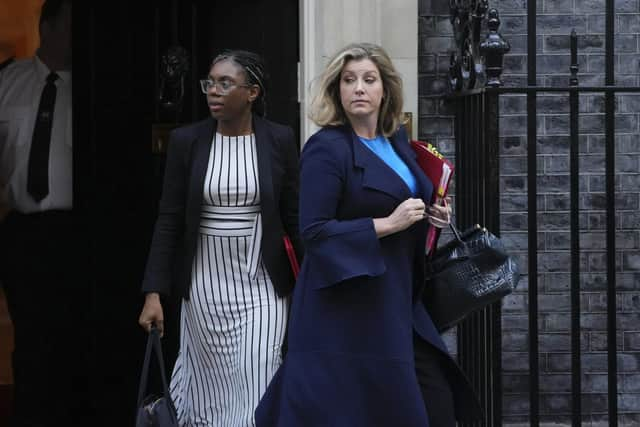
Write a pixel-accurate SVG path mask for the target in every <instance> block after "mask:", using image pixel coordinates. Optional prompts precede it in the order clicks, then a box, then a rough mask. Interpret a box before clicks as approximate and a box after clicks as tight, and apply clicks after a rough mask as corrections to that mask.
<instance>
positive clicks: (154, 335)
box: [138, 326, 169, 407]
mask: <svg viewBox="0 0 640 427" xmlns="http://www.w3.org/2000/svg"><path fill="white" fill-rule="evenodd" d="M152 350H154V351H155V353H156V356H158V366H159V368H160V377H161V378H162V387H163V389H164V396H165V397H166V398H169V385H168V383H167V374H166V373H165V371H164V358H163V357H162V346H161V344H160V332H159V331H158V329H157V328H156V327H155V326H152V327H151V330H150V331H149V338H147V349H146V350H145V353H144V363H143V364H142V374H141V376H140V387H139V388H138V407H139V406H140V405H141V404H142V400H143V399H144V394H145V393H146V391H147V382H148V380H149V365H150V363H151V351H152Z"/></svg>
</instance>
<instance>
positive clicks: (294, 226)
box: [279, 127, 304, 262]
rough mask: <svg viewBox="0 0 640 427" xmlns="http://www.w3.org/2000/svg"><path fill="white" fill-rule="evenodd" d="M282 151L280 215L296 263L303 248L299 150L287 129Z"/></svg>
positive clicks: (302, 253) (293, 137)
mask: <svg viewBox="0 0 640 427" xmlns="http://www.w3.org/2000/svg"><path fill="white" fill-rule="evenodd" d="M282 142H283V143H282V145H281V147H282V150H283V151H284V153H283V154H284V156H283V157H284V159H285V178H284V184H283V186H282V195H281V197H280V207H279V208H280V213H281V214H280V215H281V217H282V223H283V224H284V228H285V231H286V233H287V234H288V235H289V238H290V239H291V243H292V244H293V246H294V248H295V250H296V254H297V255H298V261H299V262H302V257H303V255H304V248H303V246H302V242H301V241H300V230H299V227H298V223H299V219H298V197H299V193H298V191H299V169H298V160H299V157H300V155H299V149H298V143H297V141H296V139H295V136H294V133H293V129H291V128H290V127H287V133H286V137H285V139H284V140H283V141H282Z"/></svg>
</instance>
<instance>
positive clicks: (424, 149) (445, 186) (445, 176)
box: [411, 141, 455, 255]
mask: <svg viewBox="0 0 640 427" xmlns="http://www.w3.org/2000/svg"><path fill="white" fill-rule="evenodd" d="M411 148H413V151H415V153H416V155H417V160H418V165H419V166H420V168H421V169H422V171H423V172H424V174H425V175H427V178H429V180H430V181H431V183H432V184H433V189H434V192H433V197H432V200H431V201H432V202H433V204H442V203H443V202H442V201H443V199H444V198H445V197H446V195H447V191H448V190H449V182H450V181H451V177H452V176H453V171H454V169H455V168H454V166H453V164H452V163H451V162H450V161H449V160H447V159H445V158H444V156H443V155H442V154H440V153H439V152H438V150H436V148H435V147H434V146H433V145H431V144H429V143H428V142H423V141H411ZM437 238H438V229H437V228H436V227H434V226H433V225H429V229H428V230H427V244H426V254H427V255H430V254H431V253H432V252H433V250H434V249H435V247H436V242H437Z"/></svg>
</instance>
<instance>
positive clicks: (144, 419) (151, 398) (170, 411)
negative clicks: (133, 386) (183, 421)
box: [136, 328, 178, 427]
mask: <svg viewBox="0 0 640 427" xmlns="http://www.w3.org/2000/svg"><path fill="white" fill-rule="evenodd" d="M153 351H155V353H156V355H157V356H158V366H159V367H160V377H161V378H162V387H163V394H162V395H160V396H157V395H147V396H145V393H146V392H147V382H148V380H149V367H150V362H151V353H152V352H153ZM137 408H138V409H137V414H136V427H178V418H177V415H176V408H175V407H174V405H173V401H172V400H171V395H170V394H169V385H168V383H167V377H166V374H165V370H164V359H163V357H162V347H161V344H160V333H159V332H158V330H157V329H156V328H151V331H150V332H149V338H148V339H147V350H146V351H145V355H144V364H143V365H142V374H141V376H140V387H139V389H138V406H137Z"/></svg>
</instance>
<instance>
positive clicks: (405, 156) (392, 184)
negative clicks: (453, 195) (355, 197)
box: [350, 129, 428, 201]
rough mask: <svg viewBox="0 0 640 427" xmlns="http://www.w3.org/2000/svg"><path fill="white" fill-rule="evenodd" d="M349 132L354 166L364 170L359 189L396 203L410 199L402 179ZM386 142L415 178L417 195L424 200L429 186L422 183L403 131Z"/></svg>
mask: <svg viewBox="0 0 640 427" xmlns="http://www.w3.org/2000/svg"><path fill="white" fill-rule="evenodd" d="M350 133H351V139H352V144H353V155H354V164H355V166H356V167H359V168H361V169H363V177H362V186H363V187H367V188H371V189H374V190H377V191H381V192H383V193H385V194H388V195H390V196H392V197H394V198H395V199H397V200H398V201H404V200H406V199H408V198H409V197H413V195H412V194H411V191H410V190H409V187H407V184H406V183H405V182H404V180H403V179H402V178H401V177H400V176H399V175H398V174H397V173H396V172H395V171H394V170H393V169H391V167H390V166H388V165H387V164H386V163H385V162H384V160H382V159H381V158H379V157H378V156H377V155H376V154H375V153H374V152H372V151H371V150H370V149H369V148H368V147H366V146H365V145H364V144H363V143H362V142H361V141H360V139H359V138H358V136H357V135H356V134H355V132H353V130H351V129H350ZM389 141H390V142H391V145H392V146H393V148H394V150H395V151H396V153H398V155H399V156H400V158H401V159H402V160H403V161H404V162H405V164H406V165H407V166H408V167H409V169H410V170H411V173H412V174H413V175H414V177H415V178H416V182H417V184H418V193H417V194H416V196H417V197H423V196H424V193H425V191H426V189H427V188H428V184H427V183H426V182H424V180H425V179H426V178H425V176H424V173H423V172H422V171H421V170H420V167H419V166H418V164H417V163H416V160H415V153H413V150H411V148H410V147H409V145H408V142H407V141H406V134H405V133H404V132H396V133H395V134H394V135H392V136H391V137H390V138H389Z"/></svg>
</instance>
